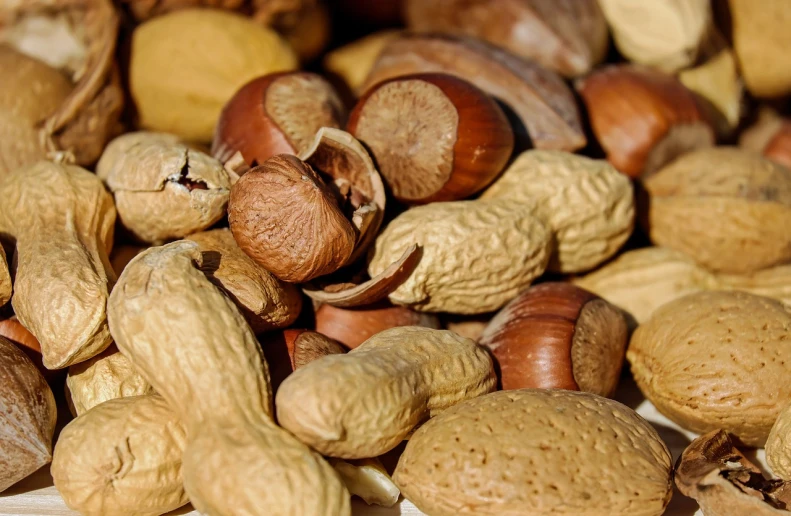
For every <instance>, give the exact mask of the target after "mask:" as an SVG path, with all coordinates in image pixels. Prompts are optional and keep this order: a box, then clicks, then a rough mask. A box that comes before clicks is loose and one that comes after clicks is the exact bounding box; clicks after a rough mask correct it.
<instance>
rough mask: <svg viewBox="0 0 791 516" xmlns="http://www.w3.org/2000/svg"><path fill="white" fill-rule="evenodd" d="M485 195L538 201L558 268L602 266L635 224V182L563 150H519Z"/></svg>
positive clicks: (601, 163)
mask: <svg viewBox="0 0 791 516" xmlns="http://www.w3.org/2000/svg"><path fill="white" fill-rule="evenodd" d="M481 199H515V200H520V201H523V202H527V203H535V204H536V206H537V208H538V211H537V212H536V213H537V214H538V215H539V216H540V217H542V218H543V219H544V220H545V221H546V222H547V225H548V226H549V227H550V228H551V229H552V231H553V233H554V235H555V240H556V241H557V247H556V249H555V252H554V253H553V255H552V259H551V260H550V262H549V269H550V270H553V271H557V272H564V273H568V272H579V271H584V270H588V269H592V268H593V267H595V266H597V265H599V264H600V263H602V262H604V261H605V260H607V259H608V258H610V257H611V256H613V255H614V254H615V253H616V252H617V251H618V249H620V247H621V246H622V245H623V244H624V242H626V240H627V239H628V238H629V236H630V235H631V234H632V229H633V227H634V194H633V192H632V183H631V181H629V179H628V178H627V177H625V176H624V175H623V174H621V173H619V172H618V171H617V170H615V168H613V167H612V165H610V164H609V163H607V162H606V161H603V160H595V159H589V158H586V157H584V156H577V155H575V154H571V153H568V152H563V151H542V150H531V151H527V152H524V153H522V154H520V155H519V157H517V158H516V159H515V160H514V161H513V163H511V165H510V166H509V167H508V168H507V169H506V170H505V172H503V174H502V175H501V176H500V177H499V178H498V179H497V180H496V181H495V182H494V183H493V184H492V185H491V186H490V187H489V188H488V189H486V191H484V192H483V194H482V195H481Z"/></svg>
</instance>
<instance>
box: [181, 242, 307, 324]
mask: <svg viewBox="0 0 791 516" xmlns="http://www.w3.org/2000/svg"><path fill="white" fill-rule="evenodd" d="M188 240H192V241H193V242H197V244H198V245H199V246H200V250H201V252H202V253H203V271H204V272H205V273H206V275H207V277H208V278H209V280H211V281H212V282H213V283H214V284H215V285H217V286H218V287H220V288H221V289H222V290H223V291H225V292H226V293H227V294H228V295H229V296H230V297H231V299H233V300H234V302H235V303H236V305H237V306H238V307H239V309H240V310H241V311H242V315H244V318H245V319H246V320H247V323H248V324H249V325H250V328H252V330H253V332H254V333H256V334H259V333H263V332H265V331H271V330H277V329H281V328H286V327H288V326H290V325H291V324H292V323H293V322H294V321H295V320H296V318H297V317H298V316H299V314H300V312H301V310H302V294H301V292H300V291H299V289H298V288H297V287H296V286H294V285H292V284H291V283H286V282H285V281H280V280H279V279H277V278H276V277H275V276H274V275H273V274H272V273H270V272H268V271H267V270H266V269H264V268H263V267H261V266H260V265H258V264H257V263H255V262H254V261H253V260H252V259H251V258H250V257H249V256H247V255H246V254H245V253H244V252H243V251H242V250H241V248H239V245H238V244H237V243H236V240H234V238H233V234H232V233H231V230H230V229H227V228H222V229H213V230H211V231H204V232H202V233H195V234H193V235H190V236H189V237H188Z"/></svg>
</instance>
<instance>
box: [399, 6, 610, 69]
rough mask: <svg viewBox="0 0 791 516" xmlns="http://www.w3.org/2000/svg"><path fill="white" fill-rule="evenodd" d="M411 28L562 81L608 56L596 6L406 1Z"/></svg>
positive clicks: (604, 26)
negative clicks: (519, 60)
mask: <svg viewBox="0 0 791 516" xmlns="http://www.w3.org/2000/svg"><path fill="white" fill-rule="evenodd" d="M405 14H406V20H407V25H408V26H409V28H410V29H413V30H416V31H419V32H438V33H445V34H460V35H467V36H472V37H475V38H478V39H482V40H485V41H488V42H489V43H493V44H495V45H497V46H499V47H502V48H504V49H506V50H508V51H509V52H511V53H513V54H514V55H517V56H520V57H524V58H526V59H530V60H534V61H537V62H538V63H539V64H541V65H543V66H545V67H547V68H549V69H550V70H554V71H556V72H558V73H559V74H561V75H564V76H566V77H577V76H579V75H583V74H585V73H588V72H589V71H590V70H591V69H592V68H593V67H594V66H595V65H596V64H598V63H600V62H601V61H602V60H603V59H604V56H605V53H606V52H607V43H608V39H607V23H606V22H605V20H604V16H602V13H601V10H600V9H599V6H598V4H597V2H588V1H585V2H580V1H577V0H556V1H554V2H546V1H542V0H527V1H525V0H506V1H501V0H488V1H487V0H484V1H477V2H469V1H468V0H406V2H405Z"/></svg>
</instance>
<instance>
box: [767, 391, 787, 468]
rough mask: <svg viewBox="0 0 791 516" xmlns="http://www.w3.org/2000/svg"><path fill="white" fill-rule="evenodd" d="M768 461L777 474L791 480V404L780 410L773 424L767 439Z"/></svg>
mask: <svg viewBox="0 0 791 516" xmlns="http://www.w3.org/2000/svg"><path fill="white" fill-rule="evenodd" d="M766 462H767V463H768V464H769V467H770V468H772V473H774V474H775V475H776V476H778V477H780V478H782V479H783V480H791V404H790V405H787V406H786V407H785V408H784V409H783V411H782V412H780V415H779V416H778V417H777V421H775V424H774V425H772V430H771V431H770V432H769V437H768V438H767V439H766Z"/></svg>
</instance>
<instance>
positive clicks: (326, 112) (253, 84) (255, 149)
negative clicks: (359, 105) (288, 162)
mask: <svg viewBox="0 0 791 516" xmlns="http://www.w3.org/2000/svg"><path fill="white" fill-rule="evenodd" d="M344 114H345V113H344V107H343V104H342V103H341V100H340V98H338V95H337V93H335V90H334V89H333V87H332V85H330V83H328V82H327V81H326V80H324V79H323V78H322V77H321V76H319V75H316V74H314V73H309V72H281V73H274V74H269V75H264V76H263V77H259V78H257V79H253V80H252V81H250V82H248V83H247V84H245V85H244V86H242V88H241V89H240V90H239V91H237V92H236V94H235V95H234V96H233V97H232V98H231V100H229V101H228V103H227V104H225V107H224V108H223V110H222V113H221V114H220V119H219V121H218V122H217V127H216V128H215V131H214V142H213V143H212V149H211V153H212V155H213V156H214V157H215V158H217V159H218V160H220V162H222V163H225V162H226V161H228V160H229V159H230V158H231V156H233V155H234V154H235V153H236V152H241V153H242V157H243V158H244V160H245V161H246V162H247V164H248V165H250V166H255V165H259V164H261V163H263V162H264V161H266V160H268V159H269V158H271V157H272V156H274V155H276V154H294V155H298V154H300V153H302V152H305V151H306V150H307V149H308V148H309V147H310V145H311V144H312V143H313V139H314V138H315V136H316V132H317V131H318V130H319V129H320V128H322V127H336V128H339V127H341V125H342V124H343V121H344Z"/></svg>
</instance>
